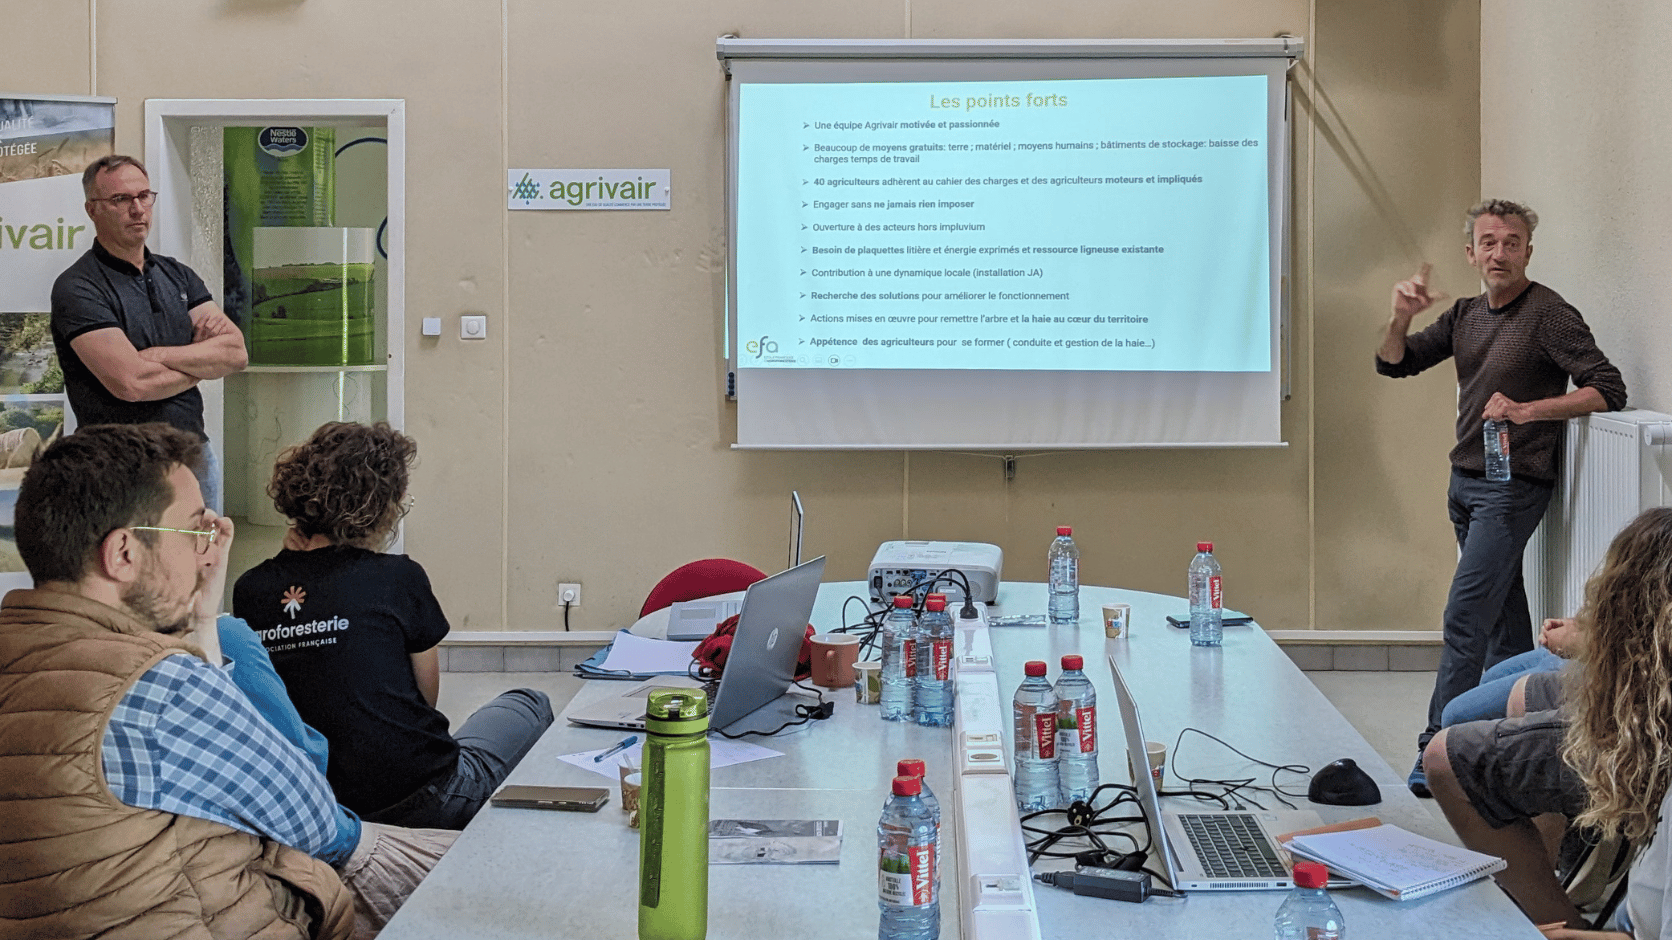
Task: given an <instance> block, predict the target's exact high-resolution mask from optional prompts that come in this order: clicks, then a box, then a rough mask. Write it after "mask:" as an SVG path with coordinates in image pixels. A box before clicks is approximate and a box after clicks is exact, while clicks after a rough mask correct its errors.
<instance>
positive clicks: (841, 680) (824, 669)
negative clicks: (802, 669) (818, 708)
mask: <svg viewBox="0 0 1672 940" xmlns="http://www.w3.org/2000/svg"><path fill="white" fill-rule="evenodd" d="M808 642H809V643H811V644H812V645H813V684H814V685H820V686H824V687H825V688H827V689H845V688H847V687H849V686H851V685H853V664H854V663H856V662H858V661H859V637H857V636H855V635H853V634H851V633H815V634H813V635H812V636H811V637H810V638H809V639H808Z"/></svg>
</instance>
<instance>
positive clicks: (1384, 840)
mask: <svg viewBox="0 0 1672 940" xmlns="http://www.w3.org/2000/svg"><path fill="white" fill-rule="evenodd" d="M1289 851H1291V852H1293V853H1294V854H1296V855H1298V856H1300V857H1302V858H1309V859H1312V860H1313V861H1316V862H1323V863H1324V864H1325V865H1328V866H1329V867H1330V870H1331V871H1333V872H1336V873H1337V874H1339V875H1342V876H1343V877H1347V878H1351V879H1353V880H1354V881H1357V882H1359V883H1360V884H1363V885H1364V886H1366V887H1368V888H1372V889H1374V890H1376V891H1379V892H1381V893H1382V894H1385V895H1387V896H1388V897H1390V898H1393V899H1394V900H1395V901H1409V900H1412V899H1414V898H1420V897H1424V896H1426V895H1430V894H1434V893H1435V892H1438V891H1445V890H1446V889H1448V888H1455V887H1458V886H1459V885H1465V884H1468V883H1469V882H1471V881H1474V880H1476V879H1477V878H1485V877H1486V876H1487V875H1490V874H1492V873H1493V872H1495V871H1499V870H1501V869H1502V868H1503V867H1504V864H1505V862H1504V860H1503V859H1501V858H1498V857H1497V856H1494V855H1484V854H1482V853H1480V852H1473V851H1470V850H1469V849H1464V848H1458V847H1457V846H1455V845H1447V844H1446V843H1444V842H1436V841H1434V840H1433V839H1429V838H1425V837H1423V836H1419V835H1417V834H1416V833H1413V832H1406V831H1405V830H1403V829H1401V828H1399V827H1398V826H1388V825H1382V826H1374V827H1372V828H1369V829H1355V830H1351V831H1348V832H1324V833H1316V834H1313V835H1297V836H1295V837H1294V838H1293V839H1290V840H1289Z"/></svg>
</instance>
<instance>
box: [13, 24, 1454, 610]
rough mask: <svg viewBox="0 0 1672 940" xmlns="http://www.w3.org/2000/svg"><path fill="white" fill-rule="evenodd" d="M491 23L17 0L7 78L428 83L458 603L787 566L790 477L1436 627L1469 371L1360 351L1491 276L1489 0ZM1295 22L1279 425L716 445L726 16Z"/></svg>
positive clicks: (425, 470)
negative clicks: (1486, 135) (1434, 288)
mask: <svg viewBox="0 0 1672 940" xmlns="http://www.w3.org/2000/svg"><path fill="white" fill-rule="evenodd" d="M503 9H504V10H505V11H506V16H505V19H504V20H503V21H502V19H501V10H502V6H501V4H498V3H484V2H480V0H475V2H462V3H461V2H450V3H440V2H434V0H430V2H421V3H415V2H391V0H361V2H358V3H353V4H342V3H327V2H324V0H166V2H162V3H158V2H139V0H104V2H102V3H100V4H98V6H97V7H96V22H94V24H93V28H92V32H91V34H90V33H89V25H88V24H89V19H88V12H87V7H86V6H85V5H73V4H62V3H49V2H46V0H23V2H21V3H19V2H15V0H14V2H13V3H11V4H8V7H7V17H8V19H9V20H10V21H11V22H10V24H9V25H12V26H17V25H19V23H20V22H21V28H13V29H7V30H6V31H5V32H4V34H0V62H5V63H6V70H7V73H8V78H7V80H6V82H5V84H6V85H7V86H9V88H10V90H14V91H20V92H35V93H55V94H87V93H89V92H95V91H96V92H97V93H99V94H105V95H114V96H117V97H119V98H120V100H121V104H120V106H119V109H118V116H117V120H118V135H117V139H118V147H119V149H123V150H127V151H132V152H139V151H141V150H142V149H143V141H142V140H141V133H142V126H141V114H142V103H143V101H144V100H145V99H147V98H157V97H188V98H190V97H344V98H370V97H399V98H404V99H405V100H406V102H407V127H408V167H407V170H408V175H407V179H408V193H407V209H408V225H407V244H408V251H409V255H408V268H407V270H408V284H407V296H408V310H407V315H408V318H409V319H410V320H411V321H413V322H416V320H417V319H418V318H420V317H423V316H441V317H445V318H448V327H449V329H452V328H454V323H455V322H456V321H455V320H454V319H453V318H455V317H456V316H457V315H458V314H459V313H461V312H482V313H486V314H487V315H488V316H489V318H490V333H491V338H490V339H489V340H488V341H487V342H485V343H470V344H464V343H460V342H458V341H457V340H453V339H449V338H445V337H444V338H443V339H442V340H441V341H439V342H437V341H434V340H419V339H417V338H416V337H415V336H414V338H413V339H412V341H411V344H410V346H409V347H408V349H407V351H406V352H407V371H406V377H407V378H406V384H407V416H408V427H409V430H410V431H411V432H412V433H413V434H414V435H415V436H416V437H417V438H418V439H419V442H420V446H421V460H422V463H421V467H420V469H419V472H418V479H417V482H416V484H415V487H416V491H417V493H418V494H419V496H420V497H421V502H420V504H419V509H418V511H417V512H416V513H415V514H414V516H413V517H412V518H411V519H410V520H409V524H408V529H407V546H406V547H407V550H408V551H409V552H410V553H411V554H413V555H414V556H416V557H417V558H418V559H419V560H421V561H422V562H423V563H424V564H425V565H426V566H427V567H428V568H429V570H430V573H431V576H432V578H433V579H434V581H435V582H436V586H437V589H438V592H439V594H440V596H441V597H442V600H443V603H444V605H445V606H446V608H447V609H448V611H449V613H450V614H451V615H452V618H453V620H454V623H455V625H457V626H460V627H463V628H467V629H501V628H508V629H550V628H552V627H553V626H554V625H555V624H556V622H557V620H556V613H555V611H556V609H557V604H556V591H555V585H556V582H558V581H559V580H564V581H570V580H578V581H581V582H583V584H584V585H585V593H584V601H585V604H584V606H583V607H581V608H580V609H578V610H576V611H575V612H574V615H575V616H574V625H575V626H576V627H577V628H582V629H601V628H606V627H610V626H620V625H624V624H626V623H628V622H630V621H631V620H632V618H633V616H634V615H635V614H636V613H637V609H638V605H639V602H640V601H641V600H642V598H643V596H644V594H645V592H646V591H647V590H648V589H649V587H650V585H651V584H652V583H654V582H655V580H656V579H657V578H658V577H660V576H661V575H662V574H663V573H665V572H666V571H667V570H668V569H670V568H672V567H674V566H676V565H678V564H679V563H681V562H684V561H687V560H690V559H692V558H695V557H701V556H704V555H729V556H734V557H737V558H741V559H743V560H746V561H749V562H751V563H753V564H755V565H757V566H760V567H762V568H768V569H771V568H775V567H777V566H778V565H779V564H780V563H781V561H782V560H783V557H784V544H785V540H786V528H787V525H786V515H787V513H786V508H785V503H786V501H787V493H788V491H789V490H790V489H791V488H792V487H793V488H797V489H799V490H800V491H801V494H802V496H803V499H804V501H805V502H806V505H807V509H808V512H809V527H808V533H807V540H808V543H807V547H808V549H809V550H811V551H812V552H815V553H827V554H829V555H830V557H831V567H830V569H829V574H830V576H832V577H835V578H855V577H859V576H861V575H862V574H863V571H864V568H865V565H866V563H867V562H868V561H869V560H870V557H871V554H872V553H873V552H874V550H875V548H876V546H877V544H878V543H879V542H881V541H883V540H886V539H891V538H901V537H915V538H943V539H976V540H983V541H990V542H995V543H997V544H999V545H1000V546H1001V547H1003V548H1004V550H1005V551H1006V553H1007V554H1008V556H1009V557H1008V558H1007V564H1006V568H1005V573H1006V575H1008V576H1009V577H1011V578H1015V579H1023V580H1035V579H1040V578H1042V577H1043V575H1044V554H1045V547H1046V544H1047V542H1048V541H1049V537H1050V533H1051V527H1052V526H1054V525H1056V524H1058V523H1068V524H1073V525H1074V526H1075V527H1076V537H1077V539H1078V541H1079V542H1080V544H1081V546H1082V551H1083V553H1084V563H1083V564H1084V574H1083V577H1084V578H1085V579H1086V580H1087V581H1088V582H1090V583H1106V584H1115V585H1120V586H1124V587H1130V588H1138V589H1143V590H1151V591H1163V592H1168V593H1179V592H1180V591H1181V589H1182V587H1183V580H1184V568H1185V566H1186V564H1187V563H1188V561H1189V557H1190V555H1191V552H1192V544H1193V543H1194V542H1195V541H1196V540H1197V539H1201V538H1211V539H1213V540H1215V541H1216V542H1217V543H1218V545H1219V553H1220V555H1221V558H1222V560H1223V562H1224V565H1225V568H1226V573H1227V578H1228V581H1229V584H1228V587H1229V594H1228V599H1229V602H1230V603H1231V605H1232V606H1235V607H1239V608H1243V609H1245V610H1248V611H1250V612H1252V613H1254V614H1256V615H1257V616H1258V617H1259V618H1260V620H1261V621H1262V622H1263V623H1264V624H1266V625H1267V626H1268V627H1270V628H1276V629H1305V628H1311V627H1316V628H1321V629H1348V628H1380V629H1406V628H1409V629H1433V628H1435V626H1436V619H1437V616H1436V615H1437V611H1438V609H1439V607H1440V604H1441V602H1442V600H1443V596H1444V590H1445V586H1446V583H1447V580H1448V577H1449V573H1450V567H1451V559H1452V548H1451V545H1450V534H1449V531H1448V526H1447V525H1446V523H1445V520H1444V514H1443V491H1444V489H1443V488H1444V478H1445V474H1446V465H1445V456H1444V455H1445V450H1446V448H1447V447H1448V446H1449V433H1450V432H1449V428H1450V414H1451V411H1452V382H1451V377H1450V375H1449V373H1436V374H1434V375H1430V376H1426V377H1424V378H1422V379H1418V380H1413V381H1408V382H1404V383H1400V384H1397V385H1395V384H1393V383H1390V382H1387V381H1386V380H1380V379H1378V378H1377V377H1376V376H1375V375H1374V374H1373V373H1372V370H1371V365H1370V355H1371V350H1372V348H1373V347H1374V344H1375V341H1376V338H1377V334H1378V331H1379V329H1380V327H1381V324H1382V320H1383V318H1384V317H1385V315H1386V314H1385V309H1386V296H1387V291H1388V286H1389V285H1390V284H1391V283H1392V282H1393V281H1394V280H1396V279H1397V278H1398V277H1400V276H1402V275H1403V274H1404V273H1406V272H1407V271H1408V270H1409V269H1410V268H1411V267H1412V266H1413V265H1414V264H1415V263H1416V262H1417V261H1418V260H1419V259H1421V258H1425V257H1427V258H1433V259H1434V260H1436V262H1437V263H1438V264H1439V268H1438V270H1439V271H1440V272H1441V274H1442V275H1443V282H1444V283H1445V284H1446V285H1447V286H1448V287H1449V288H1450V289H1452V290H1453V292H1460V291H1463V290H1467V289H1469V282H1468V278H1467V274H1468V272H1467V269H1465V268H1464V267H1463V266H1462V264H1461V260H1460V258H1459V257H1457V256H1456V255H1457V254H1458V253H1457V252H1456V251H1455V244H1454V243H1455V242H1456V238H1455V237H1454V236H1453V235H1452V234H1451V233H1452V231H1453V229H1454V228H1456V226H1457V222H1456V221H1455V220H1456V218H1457V216H1458V214H1459V212H1460V210H1461V209H1462V208H1463V207H1464V206H1466V205H1467V204H1468V203H1469V202H1471V201H1472V200H1473V199H1474V198H1475V195H1476V193H1477V192H1478V190H1479V178H1480V174H1479V169H1478V168H1479V166H1480V149H1479V139H1480V138H1479V121H1480V115H1479V111H1478V100H1479V99H1478V95H1479V89H1480V77H1479V67H1478V63H1479V56H1480V53H1479V37H1480V22H1479V0H1450V2H1448V0H1404V2H1399V3H1387V2H1385V0H1314V2H1310V3H1309V2H1307V0H1185V2H1175V3H1172V4H1136V3H1108V4H1087V3H1084V2H1080V0H1042V2H1036V3H1029V4H1016V3H1013V2H1008V0H854V2H850V3H844V4H831V3H822V2H813V0H725V2H707V3H695V4H692V3H672V2H665V0H664V2H651V3H642V4H580V3H564V4H554V3H544V2H535V0H509V2H508V3H507V4H505V5H504V7H503ZM1283 32H1287V33H1293V34H1296V35H1300V36H1302V37H1304V38H1305V39H1306V41H1307V55H1306V59H1305V61H1304V62H1303V63H1302V64H1301V65H1300V66H1299V67H1298V68H1297V69H1296V71H1295V89H1296V102H1297V108H1298V113H1297V118H1296V122H1295V137H1296V146H1295V157H1296V159H1295V164H1296V169H1295V180H1296V185H1295V206H1294V211H1295V216H1296V220H1297V222H1296V226H1295V229H1296V232H1295V251H1294V256H1295V284H1294V291H1293V296H1294V298H1295V303H1294V310H1293V336H1294V340H1293V372H1292V376H1291V380H1292V385H1293V389H1294V396H1293V398H1292V399H1291V400H1290V401H1288V402H1287V403H1285V405H1284V409H1283V433H1284V437H1285V439H1286V440H1287V441H1288V442H1289V444H1290V446H1289V447H1287V448H1285V449H1281V450H1269V451H1256V452H1217V453H1216V452H1197V451H1189V452H1186V451H1179V452H1166V451H1109V452H1099V453H1069V454H1057V455H1048V456H1037V457H1028V458H1026V459H1023V460H1021V461H1019V465H1018V469H1017V473H1016V477H1015V479H1014V481H1011V482H1008V483H1007V482H1006V481H1005V479H1004V476H1003V473H1002V467H1001V464H1000V462H999V461H998V460H997V459H995V458H991V457H974V456H965V455H953V454H935V453H914V454H910V455H905V454H899V453H824V454H808V453H761V452H747V453H743V452H734V451H732V450H730V449H729V447H728V445H729V443H730V441H731V440H732V438H733V432H734V413H733V410H732V406H730V405H728V404H726V403H725V402H724V401H723V399H722V398H721V396H720V389H721V382H722V375H723V366H722V363H721V359H720V357H721V337H722V309H723V305H722V285H723V269H722V259H723V258H724V224H725V223H724V216H723V205H722V171H723V165H722V126H723V102H724V82H723V77H722V73H721V70H720V67H719V64H718V63H717V62H716V61H715V58H714V51H713V50H714V45H713V41H714V39H715V37H717V36H719V35H721V34H725V33H737V34H740V35H743V36H750V37H769V36H804V37H882V38H893V37H918V38H928V37H1023V38H1026V37H1064V38H1074V37H1175V38H1179V37H1198V36H1270V35H1273V34H1276V33H1283ZM95 40H96V43H95ZM95 45H96V54H95V52H94V51H93V47H94V46H95ZM1413 50H1415V51H1413ZM95 55H96V59H95V58H94V57H95ZM90 62H92V63H93V64H92V65H91V66H90ZM95 77H96V87H95V84H94V78H95ZM1313 115H1317V117H1318V120H1317V121H1314V120H1313ZM519 166H532V167H540V166H546V167H560V166H567V167H585V166H647V167H671V168H672V170H673V180H674V191H675V200H674V205H675V208H674V209H673V210H672V211H671V212H665V213H662V212H644V213H624V212H615V213H609V212H605V213H555V212H548V213H535V212H526V213H507V212H506V211H505V209H504V208H503V207H504V194H503V181H504V171H505V169H506V168H507V167H519ZM1204 224H1211V223H1210V220H1204ZM415 333H416V331H415V330H409V336H412V335H414V334H415Z"/></svg>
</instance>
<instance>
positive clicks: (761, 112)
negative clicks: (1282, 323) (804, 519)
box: [736, 75, 1273, 372]
mask: <svg viewBox="0 0 1672 940" xmlns="http://www.w3.org/2000/svg"><path fill="white" fill-rule="evenodd" d="M1268 81H1269V79H1268V78H1267V77H1266V76H1265V75H1236V76H1204V77H1191V78H1138V79H1074V80H1061V79H1058V80H1043V81H983V82H889V83H808V84H799V83H798V84H780V83H768V82H752V83H748V84H745V85H743V86H742V87H741V88H740V89H739V95H740V98H739V105H738V125H737V141H738V156H737V190H736V198H737V219H736V224H737V246H736V248H737V268H736V277H737V285H736V295H737V308H736V314H737V331H738V340H737V344H738V345H737V364H738V366H739V367H740V368H745V369H750V368H759V369H810V368H822V369H828V368H836V369H843V370H845V369H916V370H921V369H959V370H1048V371H1108V372H1267V371H1270V370H1271V369H1272V367H1273V364H1272V361H1271V359H1272V348H1273V342H1272V330H1273V317H1272V311H1271V302H1272V300H1271V294H1272V263H1273V262H1272V259H1273V255H1272V251H1271V245H1270V240H1269V239H1270V226H1271V219H1270V211H1271V207H1270V194H1269V193H1268V179H1269V174H1270V166H1269V163H1268V160H1269V156H1270V155H1269V154H1268V152H1267V151H1268V147H1269V146H1270V141H1268V140H1267V134H1268V133H1269V131H1268V127H1269V120H1268V114H1267V102H1268V99H1269V90H1268V86H1267V82H1268Z"/></svg>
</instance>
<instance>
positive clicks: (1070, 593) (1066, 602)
mask: <svg viewBox="0 0 1672 940" xmlns="http://www.w3.org/2000/svg"><path fill="white" fill-rule="evenodd" d="M1045 560H1046V561H1047V562H1049V563H1050V571H1051V601H1050V614H1051V622H1052V623H1074V622H1075V621H1077V620H1079V619H1080V549H1079V547H1078V546H1076V545H1075V544H1074V530H1073V529H1072V528H1071V527H1069V526H1065V525H1059V526H1057V537H1056V538H1055V539H1052V540H1051V550H1050V551H1049V552H1048V553H1046V555H1045Z"/></svg>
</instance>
